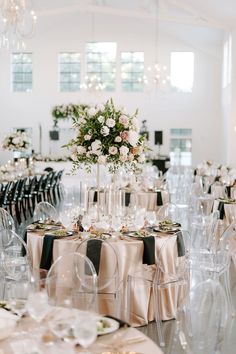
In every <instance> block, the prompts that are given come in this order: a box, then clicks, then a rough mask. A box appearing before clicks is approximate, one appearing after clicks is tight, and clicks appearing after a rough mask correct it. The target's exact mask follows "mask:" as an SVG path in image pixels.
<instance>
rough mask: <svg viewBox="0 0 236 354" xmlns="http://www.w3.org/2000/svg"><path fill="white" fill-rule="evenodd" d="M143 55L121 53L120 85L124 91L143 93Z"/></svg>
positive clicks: (140, 53) (139, 53) (141, 53)
mask: <svg viewBox="0 0 236 354" xmlns="http://www.w3.org/2000/svg"><path fill="white" fill-rule="evenodd" d="M143 75H144V53H143V52H123V53H121V84H122V89H123V90H124V91H143Z"/></svg>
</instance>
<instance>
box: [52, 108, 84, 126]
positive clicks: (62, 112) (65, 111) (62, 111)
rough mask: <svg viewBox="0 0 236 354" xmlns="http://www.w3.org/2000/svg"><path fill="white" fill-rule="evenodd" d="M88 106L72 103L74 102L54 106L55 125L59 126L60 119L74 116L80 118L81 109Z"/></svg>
mask: <svg viewBox="0 0 236 354" xmlns="http://www.w3.org/2000/svg"><path fill="white" fill-rule="evenodd" d="M86 107H88V106H87V105H81V104H72V103H69V104H61V105H56V106H54V107H53V108H52V117H53V121H54V126H57V123H58V121H59V120H65V119H70V118H73V117H76V118H78V117H79V113H80V111H81V110H83V109H84V108H86Z"/></svg>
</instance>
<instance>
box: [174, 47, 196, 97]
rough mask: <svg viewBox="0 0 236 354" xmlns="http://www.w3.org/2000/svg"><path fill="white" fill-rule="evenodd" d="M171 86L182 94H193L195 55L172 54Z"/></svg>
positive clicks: (189, 53)
mask: <svg viewBox="0 0 236 354" xmlns="http://www.w3.org/2000/svg"><path fill="white" fill-rule="evenodd" d="M170 67H171V73H170V79H171V85H172V86H173V87H174V88H175V89H176V90H178V91H181V92H192V89H193V81H194V53H193V52H172V53H171V60H170Z"/></svg>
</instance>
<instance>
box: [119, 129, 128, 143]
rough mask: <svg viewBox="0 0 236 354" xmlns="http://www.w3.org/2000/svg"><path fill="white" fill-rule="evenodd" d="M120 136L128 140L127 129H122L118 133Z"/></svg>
mask: <svg viewBox="0 0 236 354" xmlns="http://www.w3.org/2000/svg"><path fill="white" fill-rule="evenodd" d="M120 137H121V139H122V140H124V141H128V139H129V132H128V131H127V130H124V131H123V132H121V133H120Z"/></svg>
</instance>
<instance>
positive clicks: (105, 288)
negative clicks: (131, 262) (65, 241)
mask: <svg viewBox="0 0 236 354" xmlns="http://www.w3.org/2000/svg"><path fill="white" fill-rule="evenodd" d="M76 251H77V252H80V253H81V254H84V255H86V256H87V257H88V258H89V259H90V260H91V262H92V263H93V265H94V267H95V270H96V273H97V287H98V293H115V292H116V291H117V289H118V286H119V270H118V258H117V254H116V251H115V249H114V248H113V246H112V245H111V244H110V243H109V242H108V241H106V240H101V239H96V238H89V239H86V240H84V241H83V242H81V243H80V244H79V246H78V247H77V249H76Z"/></svg>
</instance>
